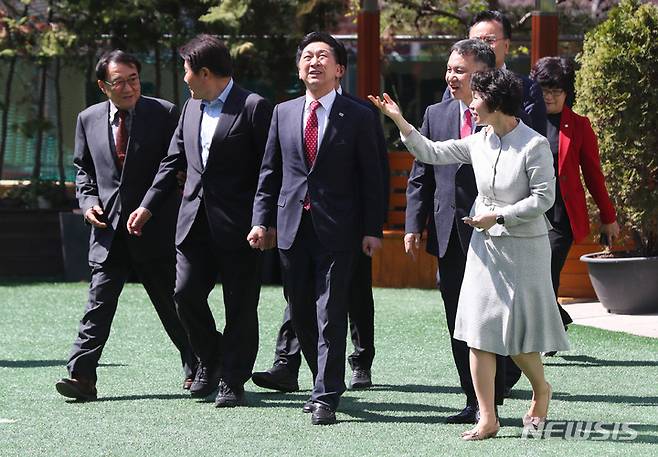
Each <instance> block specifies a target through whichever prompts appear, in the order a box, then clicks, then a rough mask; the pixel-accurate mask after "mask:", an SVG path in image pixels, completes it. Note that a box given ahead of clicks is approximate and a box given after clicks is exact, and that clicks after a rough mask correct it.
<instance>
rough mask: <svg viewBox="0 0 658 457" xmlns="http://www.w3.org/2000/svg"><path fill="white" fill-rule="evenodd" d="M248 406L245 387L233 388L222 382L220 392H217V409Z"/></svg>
mask: <svg viewBox="0 0 658 457" xmlns="http://www.w3.org/2000/svg"><path fill="white" fill-rule="evenodd" d="M246 404H247V400H246V399H245V397H244V387H242V386H240V387H237V386H236V387H231V386H229V385H228V384H226V383H225V382H224V381H220V383H219V392H217V398H215V407H217V408H233V407H235V406H245V405H246Z"/></svg>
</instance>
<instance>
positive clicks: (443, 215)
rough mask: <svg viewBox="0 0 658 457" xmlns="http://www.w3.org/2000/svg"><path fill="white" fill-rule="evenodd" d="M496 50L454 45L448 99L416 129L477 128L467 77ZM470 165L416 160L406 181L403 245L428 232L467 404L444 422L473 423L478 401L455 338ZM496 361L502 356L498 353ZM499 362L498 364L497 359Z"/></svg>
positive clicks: (456, 133) (448, 132) (411, 247)
mask: <svg viewBox="0 0 658 457" xmlns="http://www.w3.org/2000/svg"><path fill="white" fill-rule="evenodd" d="M494 65H495V54H494V52H493V51H492V50H491V49H490V47H489V45H488V44H486V43H485V42H484V41H481V40H462V41H458V42H457V43H455V44H454V45H453V46H452V49H451V53H450V57H449V59H448V64H447V69H446V75H445V79H446V82H447V83H448V90H449V91H450V94H451V97H450V98H449V99H447V100H444V101H442V102H441V103H437V104H434V105H431V106H429V107H427V110H426V111H425V116H424V117H423V125H422V127H421V130H420V132H421V133H422V134H423V135H424V136H426V137H428V138H430V139H432V140H433V141H444V140H449V139H459V138H463V137H465V136H468V135H470V134H471V133H473V132H474V131H475V127H476V126H475V121H474V119H473V118H472V117H471V112H470V110H469V109H468V106H469V104H470V103H471V100H472V99H473V93H472V92H471V87H470V83H471V75H472V74H473V73H474V72H476V71H483V70H487V69H492V68H494ZM477 194H478V191H477V188H476V185H475V176H474V175H473V167H472V166H471V165H468V164H461V165H427V164H424V163H421V162H419V161H417V160H416V161H414V165H413V168H412V170H411V173H410V175H409V182H408V185H407V210H406V213H405V216H406V217H405V219H406V220H405V233H406V235H405V237H404V245H405V250H406V252H407V253H408V254H410V255H412V256H414V257H415V255H416V250H417V249H418V245H419V243H420V236H421V233H422V232H423V230H424V229H425V228H427V232H428V240H427V252H428V253H429V254H431V255H434V256H436V257H438V258H439V271H438V277H437V279H438V284H439V289H440V291H441V297H442V298H443V305H444V307H445V312H446V320H447V323H448V330H449V332H450V343H451V347H452V355H453V359H454V362H455V367H456V369H457V373H458V375H459V382H460V385H461V388H462V390H463V392H464V394H465V395H466V407H465V408H464V409H463V410H462V411H461V412H459V413H458V414H455V415H452V416H449V417H448V418H447V419H446V420H447V422H448V423H474V422H476V421H475V415H476V411H477V399H476V396H475V389H474V387H473V381H472V379H471V373H470V368H469V350H468V347H467V346H466V343H464V342H463V341H460V340H456V339H454V338H453V337H452V336H453V333H454V330H455V317H456V314H457V302H458V299H459V291H460V289H461V285H462V280H463V279H464V268H465V266H466V253H467V252H468V245H469V242H470V240H471V233H472V231H473V229H472V228H471V227H470V226H469V225H466V224H465V223H463V222H462V220H461V219H462V217H465V216H468V214H469V211H470V209H471V206H473V202H474V201H475V197H477ZM499 359H501V358H500V357H499ZM500 363H502V362H500ZM502 373H503V370H502V366H501V369H499V370H498V371H497V374H498V375H499V376H498V378H497V385H496V387H497V392H496V393H497V400H498V403H499V404H500V403H502Z"/></svg>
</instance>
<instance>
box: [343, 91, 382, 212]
mask: <svg viewBox="0 0 658 457" xmlns="http://www.w3.org/2000/svg"><path fill="white" fill-rule="evenodd" d="M343 96H345V97H347V98H349V99H350V100H352V101H353V102H356V103H358V104H360V105H362V106H365V107H366V108H368V109H369V110H370V111H372V114H373V116H372V117H373V131H374V132H375V140H376V141H377V158H378V161H379V167H380V169H381V172H382V194H383V195H384V198H383V199H382V204H383V208H382V213H383V214H384V216H383V217H384V218H383V220H384V221H386V219H387V218H388V203H389V201H388V200H389V198H388V196H389V192H390V177H391V169H390V164H389V163H388V149H387V148H386V137H385V136H384V129H383V127H382V123H381V121H380V119H379V116H380V114H379V110H378V109H377V107H375V105H373V104H372V103H370V102H369V101H366V100H362V99H360V98H359V97H355V96H354V95H352V94H348V93H346V92H343Z"/></svg>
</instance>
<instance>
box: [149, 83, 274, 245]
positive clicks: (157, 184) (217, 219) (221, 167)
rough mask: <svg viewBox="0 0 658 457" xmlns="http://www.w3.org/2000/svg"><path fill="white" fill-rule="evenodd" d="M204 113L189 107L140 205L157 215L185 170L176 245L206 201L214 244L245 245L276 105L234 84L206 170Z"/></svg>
mask: <svg viewBox="0 0 658 457" xmlns="http://www.w3.org/2000/svg"><path fill="white" fill-rule="evenodd" d="M202 114H203V112H202V106H201V100H195V99H189V100H188V101H187V102H186V103H185V106H184V107H183V112H182V114H181V117H180V121H179V122H178V127H177V129H176V132H175V133H174V136H173V137H172V139H171V145H170V147H169V154H168V155H167V156H166V157H165V158H164V159H163V160H162V163H161V164H160V170H159V171H158V174H157V176H156V178H155V180H154V181H153V185H152V186H151V189H149V191H148V192H147V193H146V196H145V197H144V200H143V201H142V206H143V207H145V208H147V209H149V210H150V211H151V212H152V213H153V215H156V214H157V213H158V212H159V211H160V209H161V207H162V197H163V195H165V193H166V192H167V191H168V190H169V189H171V188H173V187H175V184H176V173H177V172H178V171H179V170H186V171H187V179H186V181H185V189H184V191H183V200H182V202H181V205H180V211H179V213H178V225H177V228H176V244H177V245H178V244H181V243H182V242H183V241H184V240H185V237H186V236H187V234H188V233H189V231H190V228H191V227H192V224H193V223H194V219H195V218H196V215H197V212H198V211H199V208H200V206H201V202H202V201H203V210H204V211H205V212H206V215H207V219H208V225H209V227H210V232H211V234H212V237H213V240H214V241H215V242H216V243H218V245H219V246H220V247H222V248H225V249H234V248H238V247H243V245H246V244H247V241H246V240H247V235H248V233H249V230H250V229H251V224H250V223H251V209H252V204H253V200H254V194H255V193H256V185H257V184H258V172H259V170H260V165H261V161H262V159H263V151H264V149H265V142H266V141H267V131H268V127H269V124H270V119H271V116H272V107H271V105H270V103H269V102H268V101H267V100H265V99H264V98H263V97H261V96H260V95H258V94H255V93H252V92H249V91H247V90H245V89H243V88H241V87H240V86H238V85H237V84H234V85H233V88H232V89H231V92H230V93H229V94H228V97H227V99H226V103H225V104H224V107H223V109H222V113H221V115H220V117H219V121H218V123H217V128H216V130H215V134H214V136H213V139H212V143H211V145H210V153H209V155H208V161H207V162H206V166H205V167H204V166H203V162H202V160H201V142H200V140H199V138H200V137H199V132H200V129H201V118H202ZM147 225H148V224H147Z"/></svg>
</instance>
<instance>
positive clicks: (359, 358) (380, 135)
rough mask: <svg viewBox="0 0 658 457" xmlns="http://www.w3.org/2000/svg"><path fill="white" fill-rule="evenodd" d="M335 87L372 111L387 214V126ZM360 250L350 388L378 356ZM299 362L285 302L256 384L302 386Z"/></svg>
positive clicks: (351, 312) (366, 377) (368, 267)
mask: <svg viewBox="0 0 658 457" xmlns="http://www.w3.org/2000/svg"><path fill="white" fill-rule="evenodd" d="M337 43H338V45H339V48H338V51H339V52H338V55H337V58H338V63H339V65H341V66H342V67H343V72H345V71H347V51H346V50H345V47H344V46H343V44H342V43H341V42H340V41H337ZM336 91H337V92H338V93H339V94H341V95H343V96H345V97H347V98H349V99H350V100H352V101H354V102H356V103H359V104H361V105H363V106H365V107H367V108H368V109H370V110H371V111H372V112H373V116H372V126H373V130H374V132H375V135H376V139H377V156H378V159H379V165H380V167H381V172H382V181H383V182H382V185H383V188H382V190H381V192H382V195H383V196H384V198H383V199H382V203H383V207H382V214H383V215H384V218H386V215H387V213H388V198H386V197H387V196H388V189H389V184H388V182H389V174H390V172H389V164H388V151H387V150H386V140H385V138H384V130H383V128H382V124H381V122H380V120H379V110H377V108H375V106H374V105H373V104H372V103H370V102H368V101H365V100H361V99H359V98H357V97H355V96H353V95H351V94H348V93H347V92H345V91H343V89H342V87H341V85H340V79H337V80H336ZM358 251H359V252H356V253H355V254H354V269H353V270H354V273H353V276H352V280H351V281H350V287H349V294H348V297H349V298H348V300H349V306H348V317H349V323H350V333H351V337H352V344H353V345H354V351H353V352H352V354H350V356H349V357H348V362H349V364H350V366H351V367H352V379H351V380H350V384H349V387H350V388H351V389H365V388H368V387H371V386H372V375H371V367H372V362H373V359H374V357H375V322H374V316H375V304H374V299H373V296H372V259H371V258H370V257H369V256H368V255H366V254H364V253H363V252H361V249H360V248H359V250H358ZM300 364H301V349H300V347H299V341H298V339H297V336H296V335H295V330H294V329H293V327H292V322H291V321H290V307H289V306H287V305H286V308H285V310H284V313H283V323H282V324H281V327H280V329H279V333H278V335H277V340H276V350H275V359H274V364H273V366H272V367H271V368H269V369H268V370H265V371H259V372H255V373H254V374H253V375H252V380H253V381H254V383H255V384H256V385H258V386H261V387H264V388H266V389H274V390H280V391H282V392H294V391H296V390H298V389H299V383H298V381H297V377H298V373H299V367H300Z"/></svg>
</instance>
